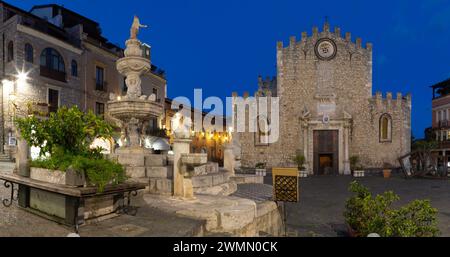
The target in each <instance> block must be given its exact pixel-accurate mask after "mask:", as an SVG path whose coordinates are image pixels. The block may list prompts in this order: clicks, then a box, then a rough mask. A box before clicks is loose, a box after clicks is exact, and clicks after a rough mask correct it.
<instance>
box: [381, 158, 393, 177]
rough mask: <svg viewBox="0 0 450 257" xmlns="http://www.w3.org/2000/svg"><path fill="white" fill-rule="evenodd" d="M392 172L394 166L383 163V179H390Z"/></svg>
mask: <svg viewBox="0 0 450 257" xmlns="http://www.w3.org/2000/svg"><path fill="white" fill-rule="evenodd" d="M391 172H392V166H391V164H390V163H388V162H385V163H383V177H384V178H390V177H391Z"/></svg>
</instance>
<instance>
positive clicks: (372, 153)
mask: <svg viewBox="0 0 450 257" xmlns="http://www.w3.org/2000/svg"><path fill="white" fill-rule="evenodd" d="M258 82H259V83H258V84H259V85H258V90H257V92H256V93H255V97H256V98H257V97H259V96H277V97H278V98H279V138H278V140H277V141H276V142H273V143H268V144H262V143H261V142H259V134H260V133H261V132H256V133H250V132H242V133H238V134H239V135H238V137H239V143H240V150H241V164H242V166H247V167H253V166H254V165H255V164H257V163H259V162H264V163H266V165H267V167H286V166H294V165H295V164H294V162H293V160H292V159H293V157H294V156H295V155H297V154H301V155H303V156H304V157H305V159H306V165H305V166H306V169H307V171H308V172H309V173H310V174H350V162H349V159H350V157H351V156H358V157H359V159H360V161H361V164H362V165H363V167H364V168H366V169H368V168H380V167H381V166H383V164H385V163H389V164H391V165H393V166H394V167H398V166H399V163H398V161H397V158H398V157H400V156H402V155H404V154H406V153H408V152H410V145H411V95H409V94H408V95H406V96H402V94H401V93H397V94H395V96H394V97H393V95H392V93H391V92H387V93H386V94H384V95H383V94H382V93H381V92H376V93H375V94H373V92H372V44H370V43H367V44H366V45H365V46H362V43H361V39H360V38H357V39H356V41H352V39H351V34H350V33H348V32H347V33H345V36H341V32H340V29H339V28H335V29H334V30H333V31H330V27H329V24H328V23H327V22H326V23H325V24H324V26H323V29H322V31H319V29H318V28H317V27H314V28H313V31H312V35H310V36H308V35H307V33H306V32H303V33H302V34H301V38H300V40H297V39H296V38H295V37H291V38H290V43H289V45H288V46H284V45H283V43H282V42H278V43H277V76H276V77H274V78H267V79H262V78H261V77H260V78H259V81H258ZM268 122H269V123H270V120H268Z"/></svg>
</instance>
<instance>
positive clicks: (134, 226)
mask: <svg viewBox="0 0 450 257" xmlns="http://www.w3.org/2000/svg"><path fill="white" fill-rule="evenodd" d="M11 169H12V164H9V163H1V162H0V170H2V171H5V170H11ZM353 179H354V178H352V177H350V176H316V177H308V178H304V179H301V180H300V202H299V203H288V204H287V224H288V233H289V235H291V236H316V237H320V236H342V235H343V231H344V230H345V226H344V218H343V215H342V213H343V212H344V206H345V200H346V199H347V198H348V197H349V195H350V194H349V193H348V191H347V187H348V185H349V183H350V182H351V181H352V180H353ZM358 180H359V181H361V182H362V183H363V184H364V185H366V186H368V187H369V188H370V189H371V191H372V192H374V193H381V192H383V191H385V190H394V192H395V193H397V194H399V195H400V198H401V199H400V201H399V202H398V204H405V203H407V202H409V201H411V200H414V199H430V200H431V202H432V205H433V206H434V207H436V208H438V210H439V215H438V219H439V220H438V222H439V228H440V230H441V232H442V236H450V202H448V199H450V181H448V180H432V179H409V180H405V179H403V178H401V177H399V176H394V177H393V178H391V179H383V178H382V177H379V176H369V177H365V178H359V179H358ZM2 182H3V181H2ZM265 182H266V183H267V184H270V183H271V177H270V174H268V176H267V177H266V178H265ZM9 192H10V191H9V190H8V189H5V188H4V186H3V183H1V185H0V198H1V199H3V198H5V197H8V196H9ZM270 194H271V188H270V186H267V185H261V184H244V185H239V186H238V191H237V192H236V193H235V194H234V195H235V196H239V197H244V198H250V199H253V200H255V201H263V200H266V199H267V198H268V197H270ZM168 224H171V225H170V226H169V225H168ZM198 226H199V224H198V222H197V221H194V220H191V219H185V218H180V217H175V216H173V215H170V214H168V213H161V212H160V211H158V210H156V209H152V208H148V207H143V208H140V209H139V211H138V215H137V216H136V217H133V216H128V215H122V216H120V217H117V218H113V219H110V220H107V221H104V222H101V223H99V224H95V225H89V226H84V227H82V228H81V229H80V234H81V236H170V235H178V236H189V235H190V234H191V233H192V230H193V229H195V228H196V227H198ZM71 232H72V230H71V229H70V228H68V227H65V226H62V225H58V224H56V223H54V222H51V221H48V220H45V219H43V218H40V217H37V216H35V215H33V214H30V213H28V212H26V211H23V210H21V209H19V208H18V207H17V202H15V203H14V205H13V206H12V207H10V208H5V207H3V206H2V205H0V236H66V235H67V234H68V233H71Z"/></svg>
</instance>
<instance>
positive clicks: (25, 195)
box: [0, 172, 146, 232]
mask: <svg viewBox="0 0 450 257" xmlns="http://www.w3.org/2000/svg"><path fill="white" fill-rule="evenodd" d="M0 180H4V186H5V187H6V188H11V196H10V199H3V201H2V203H3V205H4V206H5V207H9V206H11V205H12V202H13V201H15V200H18V204H19V206H20V207H21V208H24V209H26V210H27V211H30V212H32V213H35V214H37V215H40V216H43V217H45V218H47V219H50V220H53V221H56V222H58V223H61V224H65V225H70V226H74V227H75V231H76V232H78V227H79V225H81V224H83V223H85V215H84V207H85V202H86V200H89V199H93V198H99V197H104V196H112V197H113V202H114V206H113V207H114V211H113V212H114V213H129V212H130V210H131V196H136V195H137V191H138V190H142V189H145V186H146V184H144V183H138V182H124V183H121V184H118V185H107V186H106V187H105V189H104V190H103V191H102V192H99V191H98V189H97V187H93V186H89V187H73V186H67V185H59V184H53V183H48V182H42V181H39V180H35V179H30V178H27V177H22V176H19V175H17V174H12V173H4V172H0ZM15 184H17V185H18V190H17V197H15V196H14V193H15V189H14V187H15ZM31 190H41V191H44V192H48V193H50V194H51V195H53V194H56V195H60V196H64V200H65V215H64V217H58V216H55V215H49V214H47V213H45V212H42V211H40V210H36V209H35V208H32V207H31V206H30V191H31ZM125 198H127V200H126V201H125Z"/></svg>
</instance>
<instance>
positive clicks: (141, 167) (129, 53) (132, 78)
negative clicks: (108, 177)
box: [107, 16, 163, 178]
mask: <svg viewBox="0 0 450 257" xmlns="http://www.w3.org/2000/svg"><path fill="white" fill-rule="evenodd" d="M143 27H146V26H145V25H142V24H140V22H139V18H138V17H137V16H134V20H133V24H132V26H131V29H130V38H129V39H128V40H127V41H126V42H125V45H126V49H125V52H124V54H125V57H123V58H120V59H119V60H117V62H116V68H117V70H118V71H119V73H120V74H122V75H123V76H125V77H126V79H125V83H126V85H127V87H128V90H127V93H126V95H125V96H121V97H118V96H115V95H111V96H110V101H109V102H108V104H107V106H108V114H109V115H110V116H112V117H113V118H115V119H117V120H118V121H120V122H119V124H120V127H121V131H122V136H123V138H124V137H126V138H128V144H123V145H122V146H121V147H120V148H119V149H117V150H116V152H115V154H116V155H117V158H118V161H119V163H121V164H122V165H124V166H125V167H126V170H127V174H128V175H129V176H130V177H132V178H137V177H145V175H146V157H148V156H149V155H151V152H150V150H148V149H145V148H144V147H143V146H142V143H141V138H142V137H141V136H142V132H143V131H144V130H143V124H145V122H146V121H148V120H149V119H150V118H151V117H159V116H160V115H161V114H162V113H163V104H162V103H159V102H156V101H155V97H154V96H145V95H142V88H141V75H142V74H144V73H146V72H149V71H150V69H151V63H150V58H145V57H144V55H143V47H142V43H141V41H139V40H138V39H137V34H138V32H139V29H140V28H143Z"/></svg>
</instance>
